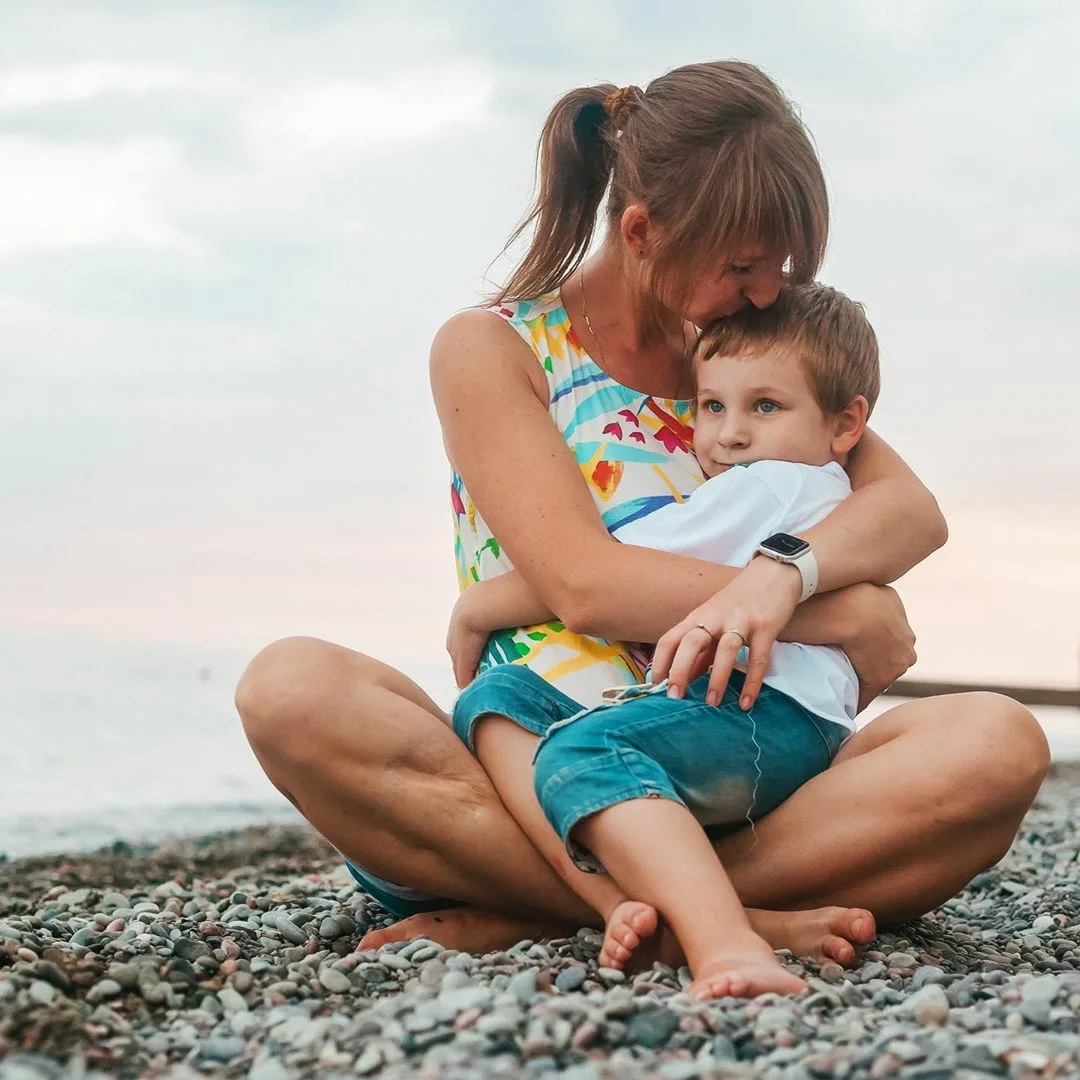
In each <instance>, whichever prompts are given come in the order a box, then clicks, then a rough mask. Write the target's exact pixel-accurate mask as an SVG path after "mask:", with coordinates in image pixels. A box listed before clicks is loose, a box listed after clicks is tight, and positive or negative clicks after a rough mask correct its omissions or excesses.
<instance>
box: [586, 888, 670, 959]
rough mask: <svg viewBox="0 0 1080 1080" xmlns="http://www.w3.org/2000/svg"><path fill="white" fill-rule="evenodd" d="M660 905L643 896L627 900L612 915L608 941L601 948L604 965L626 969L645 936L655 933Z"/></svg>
mask: <svg viewBox="0 0 1080 1080" xmlns="http://www.w3.org/2000/svg"><path fill="white" fill-rule="evenodd" d="M659 922H660V920H659V917H658V916H657V914H656V908H654V907H653V906H652V905H651V904H646V903H644V902H643V901H641V900H624V901H623V902H622V903H621V904H619V905H617V906H616V907H615V908H614V909H613V910H612V912H611V914H610V915H609V916H608V920H607V925H606V926H605V927H604V944H603V945H602V946H601V948H600V966H601V967H608V968H617V969H618V970H622V968H624V967H625V966H626V963H627V961H628V960H629V959H630V957H631V956H633V954H634V952H635V951H636V950H637V948H638V946H640V945H641V942H642V940H643V939H645V938H649V937H652V936H653V934H655V933H656V928H657V926H658V925H659Z"/></svg>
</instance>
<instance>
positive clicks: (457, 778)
mask: <svg viewBox="0 0 1080 1080" xmlns="http://www.w3.org/2000/svg"><path fill="white" fill-rule="evenodd" d="M237 707H238V709H239V711H240V714H241V717H242V718H243V721H244V727H245V730H246V732H247V735H248V738H249V740H250V742H251V745H252V747H253V749H254V750H255V753H256V755H257V756H258V758H259V761H260V763H261V764H262V766H263V768H264V769H265V770H266V772H267V775H268V776H269V777H270V779H271V780H272V781H273V782H274V784H275V785H276V786H277V787H278V788H279V789H280V790H281V791H282V792H284V793H285V794H286V795H287V796H288V797H289V798H290V799H292V801H293V802H294V803H295V804H296V805H297V807H298V808H299V809H300V810H301V812H302V813H303V814H304V816H305V817H307V819H308V820H309V821H310V822H311V823H312V824H313V825H314V826H315V827H316V828H317V829H318V830H319V831H320V832H321V833H322V834H323V835H324V836H325V837H326V838H327V839H328V840H329V841H330V842H331V843H332V844H334V845H335V846H336V847H338V848H339V849H340V850H341V851H343V852H344V853H345V854H346V855H348V856H349V857H350V858H351V859H353V860H354V861H355V862H357V863H359V864H360V865H362V866H365V867H368V868H369V869H371V870H372V871H373V872H374V873H376V874H379V875H381V876H383V877H386V878H389V879H391V880H395V881H399V882H401V883H403V884H407V885H410V886H412V887H414V888H419V889H424V890H426V891H429V892H433V893H437V894H440V895H445V896H453V897H456V898H458V899H461V900H465V901H466V902H468V903H472V904H477V905H480V906H482V907H487V908H493V909H498V910H500V911H504V912H510V913H519V912H522V911H525V912H528V913H530V915H532V914H534V913H535V914H539V915H547V916H549V917H550V918H552V919H553V920H562V921H563V922H564V924H565V923H573V924H576V925H578V926H580V925H584V924H587V923H589V922H592V921H594V920H595V916H593V915H592V914H591V912H589V910H588V908H587V906H586V905H585V904H584V903H583V902H582V901H581V900H579V899H578V898H577V897H576V896H575V895H574V894H573V892H572V891H571V890H570V889H569V888H568V887H567V886H566V885H565V884H564V883H563V882H562V881H561V880H560V879H559V878H558V876H557V875H556V874H555V873H554V872H553V871H552V869H551V868H550V866H548V864H547V863H546V861H545V860H544V859H543V857H542V856H541V855H540V854H539V852H538V851H537V850H536V849H535V847H533V845H532V844H531V843H529V841H528V839H527V838H526V837H525V835H524V833H523V832H522V831H521V829H520V828H519V827H518V826H517V824H516V823H515V822H514V820H513V819H512V818H511V816H510V815H509V814H508V813H507V811H506V808H505V807H504V806H503V805H502V803H501V802H500V801H499V799H498V796H497V795H496V794H495V791H494V789H493V788H492V786H491V783H490V781H489V780H488V778H487V776H486V774H485V773H484V771H483V769H482V768H481V767H480V766H479V764H478V763H477V762H476V760H475V759H474V758H473V757H472V755H470V754H469V752H468V751H467V749H466V748H465V747H464V746H462V745H461V743H460V742H459V741H458V740H457V739H456V738H455V737H454V735H453V733H452V732H451V731H450V730H449V728H448V726H447V721H446V716H445V714H443V713H442V712H441V710H439V709H438V707H437V706H436V705H435V704H434V702H432V701H431V699H430V698H428V697H427V695H426V694H424V692H423V691H422V690H420V688H419V687H417V686H416V684H415V683H413V682H412V681H411V680H409V679H407V678H405V676H403V675H401V674H399V673H398V672H396V671H394V670H393V669H392V668H390V667H388V666H387V665H385V664H381V663H379V662H378V661H376V660H371V659H369V658H368V657H365V656H362V655H361V654H359V653H355V652H352V651H351V650H349V649H344V648H341V647H340V646H336V645H330V644H329V643H327V642H322V641H317V640H314V639H310V638H291V639H286V640H284V641H280V642H276V643H274V644H273V645H270V646H268V647H267V648H266V649H264V650H263V651H262V652H261V653H260V654H259V655H258V656H257V657H256V658H255V659H254V660H253V661H252V663H251V664H250V665H249V667H248V670H247V671H246V672H245V674H244V677H243V678H242V680H241V682H240V685H239V687H238V689H237ZM1048 762H1049V754H1048V750H1047V746H1046V740H1045V738H1044V736H1043V734H1042V731H1041V729H1040V728H1039V727H1038V724H1037V723H1036V721H1035V720H1034V718H1033V717H1032V716H1031V714H1030V713H1029V712H1028V711H1027V710H1026V709H1024V708H1023V707H1022V706H1019V705H1017V704H1016V703H1015V702H1013V701H1011V700H1010V699H1008V698H1002V697H999V696H997V695H992V694H964V695H956V696H955V697H951V698H939V699H933V700H926V701H919V702H911V703H909V704H906V705H903V706H899V707H897V708H896V709H893V710H891V711H890V712H888V713H886V714H884V715H883V716H881V717H879V718H877V719H875V720H874V721H873V722H872V723H871V724H869V725H868V726H867V728H866V729H864V730H863V731H861V732H859V733H858V734H857V735H855V736H854V737H853V738H852V739H851V740H850V742H849V743H848V745H847V746H845V747H844V749H843V750H842V751H841V753H840V755H839V756H838V759H837V761H836V762H835V763H834V765H833V767H832V768H830V769H828V770H827V771H826V772H825V773H823V774H822V775H820V776H818V777H816V778H815V779H814V780H812V781H811V782H810V783H809V784H806V785H805V786H804V787H803V788H802V789H800V790H799V791H798V792H796V793H795V795H793V796H792V797H791V799H789V800H788V801H787V802H786V803H785V804H784V805H783V806H781V807H779V808H778V809H777V810H775V811H774V812H773V813H771V814H769V815H768V817H767V818H765V819H763V820H762V821H760V822H759V823H758V825H757V829H756V835H754V836H752V835H750V834H749V832H748V831H747V832H746V833H740V834H736V835H734V836H729V837H725V838H724V839H723V840H721V841H719V842H718V844H717V851H718V853H719V855H720V857H721V859H722V860H723V862H724V865H725V867H726V868H727V870H728V873H729V874H730V876H731V879H732V882H733V884H734V885H735V888H736V891H737V892H738V893H739V895H740V897H741V898H742V900H743V902H744V903H746V904H747V905H748V906H755V907H759V908H760V907H769V908H775V909H793V908H797V907H811V906H819V905H825V904H840V905H845V906H848V905H857V906H860V907H866V908H869V909H870V910H871V911H873V912H874V914H875V915H876V916H877V918H878V919H879V920H880V921H883V922H894V921H899V920H901V919H905V918H909V917H912V916H914V915H918V914H921V913H922V912H924V911H927V910H929V909H930V908H932V907H934V906H935V905H936V904H938V903H940V902H941V901H943V900H945V899H947V898H948V897H949V896H952V895H954V894H955V893H956V892H957V891H958V890H959V889H960V888H961V887H962V886H963V885H964V884H965V883H966V882H967V881H969V880H970V879H971V878H972V877H973V876H974V875H975V874H976V873H978V872H979V871H980V870H983V869H985V868H986V867H987V866H989V865H992V864H993V863H994V862H996V861H997V860H998V859H999V858H1001V856H1002V855H1003V854H1004V852H1005V851H1006V850H1007V849H1008V847H1009V845H1010V843H1011V842H1012V839H1013V837H1014V835H1015V832H1016V829H1017V828H1018V826H1019V824H1020V821H1021V819H1022V818H1023V815H1024V813H1025V812H1026V810H1027V808H1028V806H1029V805H1030V803H1031V801H1032V799H1033V798H1034V796H1035V793H1036V792H1037V791H1038V787H1039V784H1040V783H1041V781H1042V779H1043V776H1044V775H1045V773H1046V769H1047V767H1048ZM449 915H450V913H441V915H440V917H441V918H444V919H446V918H447V917H448V916H449ZM824 917H825V918H827V916H824ZM418 918H420V917H418ZM430 918H431V917H428V921H430ZM776 918H778V919H781V920H782V919H783V918H784V916H783V915H782V913H777V914H776ZM421 921H422V920H421ZM418 932H419V931H418ZM423 932H429V931H428V930H424V931H423ZM507 932H508V933H509V930H508V931H507ZM758 932H759V933H762V934H763V936H765V937H767V938H768V937H769V936H770V935H769V934H768V933H767V932H765V931H764V930H763V929H761V928H758ZM518 936H521V935H518ZM528 936H533V935H532V934H529V935H528ZM772 940H773V943H774V944H775V938H774V939H772ZM788 947H791V948H792V950H793V951H795V952H802V951H804V950H803V949H802V948H801V947H800V944H799V943H792V944H791V945H790V946H788Z"/></svg>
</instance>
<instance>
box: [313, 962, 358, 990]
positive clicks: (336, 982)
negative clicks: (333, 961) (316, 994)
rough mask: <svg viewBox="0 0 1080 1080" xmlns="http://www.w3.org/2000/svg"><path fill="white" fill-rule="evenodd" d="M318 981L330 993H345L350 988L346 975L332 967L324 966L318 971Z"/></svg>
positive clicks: (350, 984)
mask: <svg viewBox="0 0 1080 1080" xmlns="http://www.w3.org/2000/svg"><path fill="white" fill-rule="evenodd" d="M319 982H320V983H322V985H323V986H324V987H325V989H326V990H328V991H329V992H330V993H331V994H347V993H348V992H349V990H350V989H351V988H352V983H350V982H349V977H348V975H346V974H345V973H344V972H341V971H338V970H337V969H336V968H332V967H324V968H323V969H322V970H321V971H320V972H319Z"/></svg>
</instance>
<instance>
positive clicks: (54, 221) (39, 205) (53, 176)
mask: <svg viewBox="0 0 1080 1080" xmlns="http://www.w3.org/2000/svg"><path fill="white" fill-rule="evenodd" d="M0 160H2V161H3V168H2V169H0V256H2V255H10V254H11V253H13V252H14V253H18V252H23V251H28V250H32V249H34V248H49V249H53V250H56V249H63V248H73V247H74V248H78V247H86V246H88V245H101V244H110V243H120V244H125V243H130V244H133V245H136V246H149V247H167V248H171V249H174V250H176V251H179V252H182V253H184V254H188V255H197V254H199V253H200V251H201V249H200V246H199V245H198V244H197V243H195V242H194V241H193V240H192V239H191V238H190V237H187V236H184V235H183V234H182V233H181V232H180V231H179V230H177V229H176V228H175V227H174V226H173V225H171V224H170V223H169V222H168V221H166V220H165V219H164V218H163V217H162V216H161V215H160V214H159V213H158V212H157V211H156V209H155V208H154V206H153V205H152V199H151V197H150V193H149V187H150V185H151V183H152V182H153V180H154V179H155V177H157V176H160V174H161V173H162V172H165V171H168V170H169V169H171V168H172V167H173V165H174V164H175V160H176V148H175V146H173V145H172V144H171V143H169V142H168V141H166V140H162V139H154V140H138V141H132V142H128V143H124V144H122V145H120V146H116V147H84V146H64V145H57V144H55V143H52V142H49V141H47V140H41V139H33V138H27V137H23V136H10V135H9V136H0Z"/></svg>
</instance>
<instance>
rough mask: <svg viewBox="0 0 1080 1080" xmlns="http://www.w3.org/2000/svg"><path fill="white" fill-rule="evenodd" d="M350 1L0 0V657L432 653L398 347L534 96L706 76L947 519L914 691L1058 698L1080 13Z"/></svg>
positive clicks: (514, 198)
mask: <svg viewBox="0 0 1080 1080" xmlns="http://www.w3.org/2000/svg"><path fill="white" fill-rule="evenodd" d="M383 7H384V5H374V4H365V3H359V2H350V3H347V2H344V0H342V2H334V0H318V2H316V0H303V2H300V0H292V2H289V0H278V2H273V3H270V2H266V0H251V2H249V3H239V2H234V3H229V2H224V0H205V2H198V0H185V2H184V3H180V2H174V3H154V2H147V0H115V2H112V3H108V2H101V0H98V2H90V0H79V2H72V3H67V4H65V3H54V2H49V0H36V2H35V3H34V4H14V3H3V4H2V5H0V342H2V345H0V380H2V381H0V630H5V631H8V632H11V631H14V632H19V631H21V630H24V629H25V630H27V631H29V630H33V631H34V632H35V634H39V635H42V636H43V640H47V639H48V635H50V634H61V633H63V634H84V635H93V636H96V637H107V638H114V639H117V640H131V641H137V640H141V641H153V642H166V643H167V642H170V641H171V642H176V643H178V644H179V643H183V644H184V645H185V646H188V645H192V644H194V645H199V644H200V643H205V645H206V647H207V648H219V647H222V648H223V647H229V648H237V649H242V650H243V649H252V648H255V647H256V646H257V645H258V644H260V643H262V642H263V641H265V640H268V639H270V638H272V637H274V636H278V635H280V634H284V633H288V632H297V631H303V632H313V633H320V634H324V635H326V636H331V637H335V638H337V639H340V640H345V641H347V642H348V643H349V644H352V645H354V646H357V647H360V648H364V649H367V650H369V651H371V652H374V653H376V654H378V655H381V656H384V657H386V658H387V659H390V660H393V661H395V662H397V663H400V664H402V665H403V666H406V667H409V668H410V669H413V670H420V669H428V668H431V667H434V666H435V665H438V664H440V663H441V657H440V649H441V642H442V635H443V628H444V622H445V617H446V614H447V611H448V609H449V605H450V603H451V602H452V597H453V589H454V576H453V570H452V562H451V539H450V531H449V522H450V517H449V510H448V506H447V499H446V481H447V470H446V466H445V462H444V460H443V457H442V453H441V445H440V439H439V433H438V430H437V427H436V423H435V417H434V412H433V409H432V407H431V405H430V401H429V394H428V389H427V375H426V360H427V348H428V343H429V341H430V339H431V336H432V334H433V332H434V330H435V329H436V327H437V326H438V325H439V323H440V322H441V321H442V320H443V319H445V318H446V317H447V316H448V315H449V314H450V313H452V312H453V311H454V310H455V309H457V308H458V307H461V306H464V305H466V304H469V303H473V302H475V301H476V299H477V295H478V290H479V289H480V288H481V287H482V282H483V278H484V275H485V273H489V274H490V275H492V276H494V277H498V276H499V275H500V274H501V273H502V272H503V271H505V268H506V264H505V263H500V262H495V263H494V265H492V263H493V260H494V259H495V258H496V256H497V255H498V253H499V251H500V249H501V247H502V244H503V242H504V240H505V237H506V235H507V234H508V232H509V231H510V229H511V228H512V226H513V225H514V223H515V222H516V220H517V219H518V218H519V216H520V215H521V213H522V211H523V210H524V208H525V206H526V204H527V201H528V198H529V194H530V191H531V185H532V167H533V154H534V148H535V140H536V137H537V134H538V132H539V128H540V125H541V123H542V121H543V118H544V116H545V114H546V111H547V109H548V107H549V106H550V104H551V103H552V101H553V100H554V99H555V98H556V97H557V96H558V95H559V94H561V93H562V92H564V91H565V90H568V89H570V88H571V87H574V86H579V85H584V84H587V83H592V82H596V81H601V80H611V81H614V82H617V83H620V84H625V83H627V82H637V83H640V84H641V85H645V84H646V83H647V82H648V80H649V79H650V78H651V77H653V76H655V75H657V74H660V73H661V72H663V71H664V70H666V69H668V68H670V67H673V66H676V65H678V64H681V63H686V62H689V61H693V60H703V59H715V58H720V57H738V58H742V59H747V60H751V61H754V62H756V63H758V64H760V65H762V66H763V67H765V68H766V69H767V70H768V71H770V72H771V73H772V74H773V75H774V76H775V77H776V78H777V79H778V80H779V81H780V82H781V84H782V85H783V86H784V88H785V89H786V91H787V92H788V93H789V95H790V96H791V97H792V98H793V99H794V100H795V101H796V102H798V103H799V105H800V106H801V108H802V112H803V115H804V117H805V119H806V121H807V123H808V125H809V127H810V129H811V130H812V132H813V133H814V136H815V138H816V140H817V142H818V145H819V147H820V150H821V153H822V156H823V158H824V161H825V164H826V169H827V173H828V177H829V181H830V184H831V189H832V195H833V200H834V230H833V241H832V247H831V251H830V255H829V259H828V262H827V264H826V266H825V269H824V271H823V274H822V276H823V278H824V279H825V280H828V281H830V282H832V283H834V284H836V285H838V286H839V287H841V288H843V289H844V290H845V291H847V292H849V293H850V294H851V295H853V296H855V297H856V298H858V299H860V300H863V301H864V302H865V303H866V305H867V308H868V311H869V313H870V316H871V318H872V319H873V321H874V323H875V326H876V327H877V330H878V334H879V337H880V339H881V342H882V347H883V364H884V373H885V379H884V390H883V396H882V400H881V404H880V405H879V409H878V412H877V414H876V416H875V422H876V426H877V428H878V429H879V430H880V431H881V432H882V433H883V434H884V435H885V437H886V438H888V439H889V440H890V441H892V442H893V444H894V445H895V446H896V447H897V448H898V449H899V450H900V452H901V453H902V454H904V455H905V456H906V457H907V459H908V460H909V461H910V462H911V463H912V464H913V466H914V467H915V468H916V469H917V470H918V472H919V473H920V475H922V476H923V477H924V478H925V480H926V481H927V482H928V483H929V484H930V485H931V487H932V488H933V489H934V490H935V491H936V492H937V493H938V494H939V496H940V498H941V500H942V503H943V505H944V506H945V508H946V511H947V514H948V516H949V518H950V521H951V523H952V526H953V541H952V543H951V545H950V549H949V550H948V551H947V552H946V553H943V554H942V555H941V556H938V557H937V558H936V559H935V560H932V561H931V562H930V563H929V564H928V565H927V566H926V567H924V568H922V569H921V570H920V571H918V572H916V574H915V575H913V577H912V580H911V581H910V583H909V585H908V591H907V593H906V594H905V595H906V596H907V597H908V598H909V606H910V609H911V612H912V617H913V619H914V620H915V622H916V629H917V630H918V631H919V634H920V639H921V646H920V653H921V657H922V664H923V666H924V670H926V671H927V672H931V671H932V672H934V673H946V672H951V673H955V674H967V675H996V676H999V677H1005V676H1008V677H1014V678H1021V677H1025V678H1027V677H1030V678H1045V679H1053V680H1055V681H1059V682H1060V681H1069V680H1075V678H1076V675H1077V666H1078V658H1077V656H1078V650H1080V618H1078V616H1077V612H1078V611H1080V569H1078V567H1080V563H1078V561H1077V560H1080V423H1078V422H1077V417H1076V413H1077V398H1078V391H1080V376H1078V374H1077V359H1078V346H1077V331H1078V329H1080V314H1078V312H1080V307H1078V304H1077V291H1078V285H1080V105H1078V103H1080V65H1078V64H1077V62H1076V55H1077V50H1078V48H1080V5H1077V4H1075V3H1073V2H1072V0H1060V2H1040V0H1027V2H1024V3H1016V2H1015V0H1004V2H995V0H978V2H974V0H973V2H962V0H957V2H933V0H909V2H907V3H904V4H896V3H893V2H890V0H880V2H875V0H816V2H815V3H813V4H805V3H802V2H801V0H792V2H765V3H758V4H754V5H748V4H744V3H735V2H731V3H724V2H722V3H717V2H711V3H700V4H694V3H680V2H674V3H666V4H662V5H657V4H653V3H646V2H644V0H641V2H620V3H616V2H611V3H588V2H583V0H574V2H572V3H568V2H562V0H549V2H548V3H546V4H545V5H544V6H543V8H542V9H528V10H529V11H530V14H529V15H527V16H526V15H524V14H523V13H524V11H525V10H526V9H525V8H520V9H519V8H517V7H516V6H515V5H509V4H505V3H503V4H493V3H492V4H483V3H456V4H453V5H448V4H438V3H435V2H434V0H427V2H406V3H398V4H396V5H393V12H394V13H393V15H392V16H384V15H380V14H375V11H376V10H377V9H382V8H383ZM1002 627H1007V628H1008V631H1007V633H1003V631H1002ZM446 685H447V686H448V685H449V681H448V679H447V681H446Z"/></svg>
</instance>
